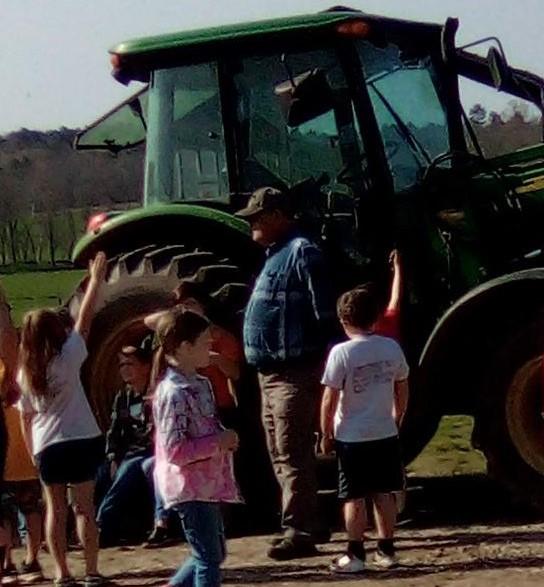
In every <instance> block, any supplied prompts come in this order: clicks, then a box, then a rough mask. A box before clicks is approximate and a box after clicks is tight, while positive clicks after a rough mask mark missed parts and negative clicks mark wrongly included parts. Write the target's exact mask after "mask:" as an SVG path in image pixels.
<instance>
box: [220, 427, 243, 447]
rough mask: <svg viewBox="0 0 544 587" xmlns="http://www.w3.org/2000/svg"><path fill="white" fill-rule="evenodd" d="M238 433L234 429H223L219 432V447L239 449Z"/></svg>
mask: <svg viewBox="0 0 544 587" xmlns="http://www.w3.org/2000/svg"><path fill="white" fill-rule="evenodd" d="M239 443H240V441H239V439H238V434H236V432H234V430H223V431H221V432H220V433H219V447H220V448H221V450H224V451H234V450H237V449H238V444H239Z"/></svg>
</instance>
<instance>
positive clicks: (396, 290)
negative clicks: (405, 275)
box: [387, 249, 403, 312]
mask: <svg viewBox="0 0 544 587" xmlns="http://www.w3.org/2000/svg"><path fill="white" fill-rule="evenodd" d="M389 263H390V264H391V269H392V271H393V281H392V282H391V295H390V297H389V303H388V304H387V311H388V312H398V311H399V310H400V300H401V297H402V285H403V284H402V265H401V261H400V253H399V252H398V250H397V249H394V250H393V251H391V255H390V256H389Z"/></svg>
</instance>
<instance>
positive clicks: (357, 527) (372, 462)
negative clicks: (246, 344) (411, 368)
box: [321, 286, 408, 573]
mask: <svg viewBox="0 0 544 587" xmlns="http://www.w3.org/2000/svg"><path fill="white" fill-rule="evenodd" d="M337 314H338V318H339V319H340V322H341V324H342V326H343V328H344V331H345V333H346V334H347V336H348V338H349V340H348V341H346V342H343V343H340V344H337V345H336V346H334V347H333V348H332V350H331V352H330V353H329V357H328V359H327V365H326V367H325V373H324V374H323V378H322V381H321V382H322V383H323V385H325V391H324V394H323V400H322V404H321V431H322V433H323V440H322V448H323V452H324V453H330V452H332V450H333V449H335V450H336V454H337V457H338V472H339V480H338V485H339V490H338V496H339V498H340V499H342V500H344V508H343V509H344V521H345V525H346V532H347V535H348V548H347V552H346V554H344V555H343V556H340V557H339V558H338V559H336V560H335V561H334V562H333V563H332V565H331V570H333V571H335V572H339V573H357V572H360V571H362V570H363V569H364V563H365V548H364V531H365V528H366V506H365V498H367V497H371V498H372V500H373V502H374V510H375V518H376V529H377V532H378V548H377V551H376V556H375V563H376V564H377V565H379V566H381V567H386V568H389V567H392V566H393V565H394V564H395V563H396V559H395V548H394V544H393V532H394V528H395V521H396V515H397V510H396V505H395V498H394V495H393V492H394V491H400V490H402V488H403V485H404V473H403V466H402V460H401V452H400V444H399V438H398V429H399V427H400V424H401V422H402V418H403V416H404V413H405V411H406V406H407V403H408V382H407V378H408V365H407V363H406V359H405V357H404V354H403V352H402V350H401V348H400V346H399V345H398V344H397V343H396V342H395V341H394V340H393V339H391V338H386V337H384V336H379V335H377V334H374V330H373V329H374V324H375V323H376V320H377V319H378V316H379V305H378V301H377V299H376V297H375V295H374V292H373V290H372V289H370V288H365V287H364V286H363V287H360V288H357V289H354V290H351V291H348V292H346V293H345V294H343V295H342V296H341V297H340V299H339V300H338V304H337Z"/></svg>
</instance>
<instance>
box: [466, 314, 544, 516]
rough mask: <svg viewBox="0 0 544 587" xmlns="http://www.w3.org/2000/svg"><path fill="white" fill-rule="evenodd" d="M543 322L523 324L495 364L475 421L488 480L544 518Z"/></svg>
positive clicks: (539, 320) (503, 347)
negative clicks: (538, 511) (491, 480)
mask: <svg viewBox="0 0 544 587" xmlns="http://www.w3.org/2000/svg"><path fill="white" fill-rule="evenodd" d="M543 352H544V316H538V317H537V318H536V319H535V320H533V321H531V322H528V323H526V324H524V325H523V326H522V327H521V328H519V329H518V330H517V332H516V333H515V334H513V335H511V336H510V337H508V338H507V340H506V341H505V342H504V344H503V345H502V347H501V349H500V350H499V352H498V353H497V354H496V355H495V358H494V360H493V361H492V363H491V364H490V366H489V368H488V372H487V377H486V385H485V388H484V394H483V396H482V399H481V401H480V406H479V409H478V413H477V415H476V429H477V440H478V444H479V446H480V447H481V450H482V451H483V453H484V454H485V457H486V459H487V467H488V473H489V475H490V476H491V477H492V478H494V479H496V480H497V481H498V482H500V483H501V484H502V485H503V486H505V487H506V488H507V489H508V490H509V492H510V493H511V494H512V496H513V497H514V499H515V500H516V501H518V502H523V503H528V504H531V505H532V506H534V507H535V508H537V509H538V510H540V511H541V512H544V420H543V419H542V415H541V413H542V402H543V398H544V395H543V393H542V383H543V378H542V375H543V371H542V353H543Z"/></svg>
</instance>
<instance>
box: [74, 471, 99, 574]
mask: <svg viewBox="0 0 544 587" xmlns="http://www.w3.org/2000/svg"><path fill="white" fill-rule="evenodd" d="M93 496H94V481H86V482H84V483H77V484H76V485H74V486H73V487H72V498H73V503H72V507H73V508H74V514H75V516H76V528H77V534H78V536H79V540H80V542H81V544H82V545H83V553H84V556H85V572H86V574H87V575H98V528H97V526H96V521H95V513H94V502H93Z"/></svg>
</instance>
